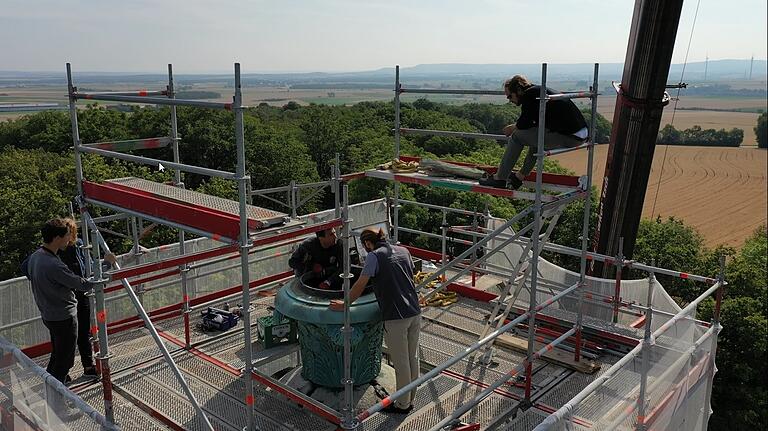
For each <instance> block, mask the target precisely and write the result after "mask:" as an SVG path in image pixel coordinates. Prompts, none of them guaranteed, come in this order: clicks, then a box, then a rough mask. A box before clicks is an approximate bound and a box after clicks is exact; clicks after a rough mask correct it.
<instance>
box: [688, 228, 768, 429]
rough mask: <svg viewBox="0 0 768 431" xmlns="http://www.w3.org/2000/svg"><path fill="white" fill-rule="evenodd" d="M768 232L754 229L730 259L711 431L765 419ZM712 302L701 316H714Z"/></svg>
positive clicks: (767, 404)
mask: <svg viewBox="0 0 768 431" xmlns="http://www.w3.org/2000/svg"><path fill="white" fill-rule="evenodd" d="M767 264H768V232H766V226H765V225H763V226H761V227H759V228H758V229H757V230H755V233H754V234H753V235H752V236H751V237H750V238H748V239H747V240H746V241H745V243H744V246H743V247H742V248H741V250H740V251H739V252H738V254H736V255H735V256H734V257H733V258H732V259H729V261H728V264H727V267H726V271H725V279H726V281H728V283H729V284H728V287H727V288H726V295H725V296H724V298H723V303H722V306H721V311H720V322H721V324H722V326H723V328H722V330H721V332H720V334H719V336H718V348H717V368H718V372H717V374H715V381H714V386H713V391H712V409H713V410H714V412H715V414H714V415H713V416H712V418H711V419H710V428H711V429H721V428H725V427H730V428H732V429H761V428H763V427H764V426H765V424H766V423H768V369H767V368H766V367H765V358H766V356H767V355H768V311H767V310H766V305H768V303H767V302H766V291H767V290H768V273H767V272H766V265H767ZM713 308H714V302H713V301H712V300H710V301H708V302H706V303H704V305H703V306H702V307H701V308H700V310H699V316H698V317H699V318H700V319H703V320H705V321H708V320H710V319H712V315H713Z"/></svg>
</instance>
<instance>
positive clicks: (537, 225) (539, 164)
mask: <svg viewBox="0 0 768 431" xmlns="http://www.w3.org/2000/svg"><path fill="white" fill-rule="evenodd" d="M548 99H549V97H548V96H547V63H542V64H541V91H539V123H538V124H539V125H538V148H537V150H536V154H537V156H536V198H535V200H534V204H533V212H532V214H533V232H532V233H531V241H533V253H532V256H531V284H530V289H529V292H530V293H529V298H528V312H529V313H530V314H531V315H530V317H529V318H528V356H527V358H526V360H525V399H524V400H523V401H524V404H528V405H529V404H530V402H531V380H532V370H533V355H534V353H535V349H534V342H535V334H536V294H537V291H538V290H537V283H538V264H539V233H540V231H541V217H542V214H541V183H542V175H541V174H542V171H543V170H544V131H545V127H546V124H545V120H544V119H545V118H546V117H545V116H546V110H547V100H548ZM529 151H530V150H529Z"/></svg>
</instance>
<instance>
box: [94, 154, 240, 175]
mask: <svg viewBox="0 0 768 431" xmlns="http://www.w3.org/2000/svg"><path fill="white" fill-rule="evenodd" d="M80 151H81V152H83V153H92V154H98V155H100V156H104V157H114V158H116V159H121V160H125V161H128V162H134V163H141V164H143V165H149V166H155V167H158V168H159V167H160V165H162V166H163V167H164V168H169V169H178V170H180V171H183V172H189V173H191V174H200V175H207V176H209V177H219V178H224V179H227V180H235V179H237V175H236V174H235V173H233V172H226V171H220V170H218V169H209V168H203V167H200V166H192V165H185V164H183V163H176V162H169V161H167V160H160V159H153V158H150V157H141V156H134V155H133V154H124V153H118V152H117V151H109V150H102V149H100V148H94V147H84V146H80Z"/></svg>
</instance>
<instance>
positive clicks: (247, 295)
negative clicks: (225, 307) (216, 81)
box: [232, 63, 255, 430]
mask: <svg viewBox="0 0 768 431" xmlns="http://www.w3.org/2000/svg"><path fill="white" fill-rule="evenodd" d="M232 109H234V111H235V141H236V144H237V194H238V198H239V201H240V241H239V242H240V269H241V281H242V284H243V304H242V307H241V310H242V320H243V335H244V337H245V373H243V377H244V378H245V379H246V382H245V388H246V390H245V404H246V405H247V406H248V430H254V429H255V427H254V416H253V402H254V399H253V377H252V372H253V344H252V343H251V311H250V306H251V291H250V274H249V269H248V249H249V248H250V243H249V240H248V213H247V212H246V204H245V203H246V198H247V196H246V194H247V183H248V181H250V177H249V176H248V175H246V173H245V137H244V133H245V132H244V130H243V94H242V88H241V86H240V63H235V100H234V106H233V107H232Z"/></svg>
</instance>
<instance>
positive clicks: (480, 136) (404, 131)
mask: <svg viewBox="0 0 768 431" xmlns="http://www.w3.org/2000/svg"><path fill="white" fill-rule="evenodd" d="M400 133H402V134H403V135H409V134H412V135H424V136H453V137H456V138H471V139H493V140H496V141H507V140H509V136H507V135H494V134H490V133H472V132H451V131H448V130H429V129H409V128H405V127H401V128H400Z"/></svg>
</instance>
